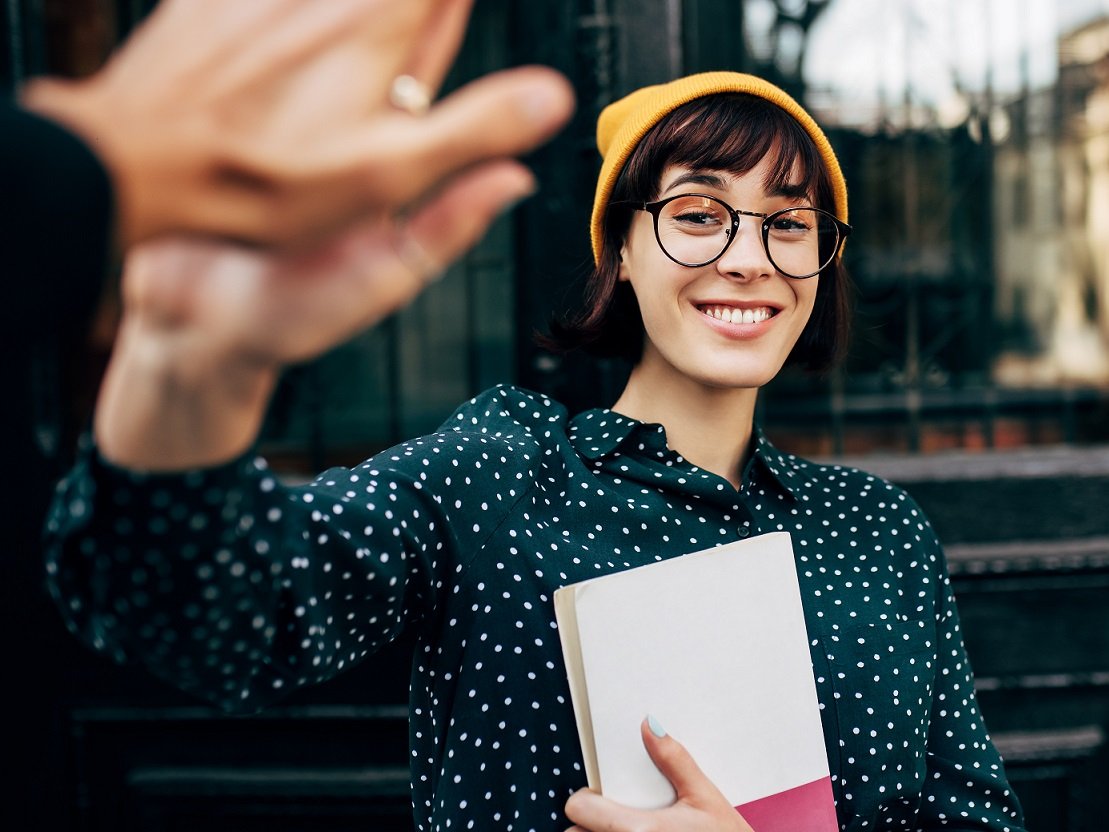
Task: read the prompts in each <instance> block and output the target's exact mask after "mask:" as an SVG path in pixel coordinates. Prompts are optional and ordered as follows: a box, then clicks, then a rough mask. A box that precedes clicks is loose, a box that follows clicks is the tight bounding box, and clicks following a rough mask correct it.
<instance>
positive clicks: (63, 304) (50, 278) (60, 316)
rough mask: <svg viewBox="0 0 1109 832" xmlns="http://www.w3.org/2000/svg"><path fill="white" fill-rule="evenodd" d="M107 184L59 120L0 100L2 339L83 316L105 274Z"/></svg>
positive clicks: (24, 336) (38, 332) (35, 333)
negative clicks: (40, 115) (59, 123)
mask: <svg viewBox="0 0 1109 832" xmlns="http://www.w3.org/2000/svg"><path fill="white" fill-rule="evenodd" d="M113 212H114V209H113V198H112V187H111V181H110V179H109V177H108V173H107V171H106V170H105V168H104V166H103V165H102V164H101V163H100V160H99V159H98V158H97V157H96V155H95V154H94V153H93V152H92V150H91V149H90V148H89V147H88V146H87V145H86V144H85V143H84V142H82V141H81V140H80V139H78V138H77V137H76V136H74V135H73V134H72V133H70V132H69V131H68V130H66V129H64V128H63V127H61V126H60V125H58V124H56V123H54V122H52V121H49V120H47V119H45V118H41V117H39V116H36V115H33V114H31V113H28V112H26V111H24V110H20V109H18V108H16V107H13V106H11V105H10V104H6V103H5V104H0V258H3V260H2V262H3V266H2V267H0V274H2V276H3V277H2V279H3V282H4V295H5V302H4V303H2V304H0V332H3V333H4V334H3V336H0V337H2V339H3V341H5V342H9V343H20V342H22V343H23V344H24V345H25V344H26V341H27V340H29V339H33V338H39V337H44V336H47V334H48V333H52V332H56V331H58V329H59V328H60V327H61V328H66V327H69V326H79V325H81V324H83V323H85V322H86V320H87V318H88V317H89V316H90V315H91V313H92V311H93V308H94V306H95V304H96V300H97V298H98V297H99V294H100V287H101V284H102V281H103V279H104V275H105V273H106V271H107V267H108V262H109V257H110V252H111V233H112V222H113Z"/></svg>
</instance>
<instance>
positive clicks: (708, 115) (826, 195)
mask: <svg viewBox="0 0 1109 832" xmlns="http://www.w3.org/2000/svg"><path fill="white" fill-rule="evenodd" d="M763 159H769V160H770V166H769V171H768V173H767V177H766V182H765V183H764V187H765V188H766V190H767V191H769V192H775V191H784V190H786V189H789V190H794V189H796V188H798V187H800V188H801V189H803V190H804V192H805V193H806V194H808V195H809V198H810V199H811V200H812V201H813V204H814V205H816V207H818V208H825V209H828V210H834V208H833V206H832V205H831V204H830V203H831V202H832V198H831V197H832V190H831V183H830V182H829V181H828V178H827V175H826V173H825V171H824V165H823V164H822V162H821V159H820V155H819V152H818V151H817V149H816V146H815V145H814V144H813V141H812V139H811V138H810V137H809V135H808V134H807V133H806V132H805V129H804V128H803V127H802V126H801V125H800V124H798V123H797V121H795V120H794V118H793V117H792V116H791V115H789V113H787V112H785V111H784V110H782V109H781V108H780V107H778V106H776V105H774V104H772V103H770V102H769V101H766V100H765V99H763V98H759V97H757V96H753V95H747V94H744V93H725V94H719V95H712V96H706V97H704V98H698V99H696V100H694V101H691V102H689V103H688V104H685V105H683V106H681V107H678V108H677V109H676V110H674V111H673V112H671V113H669V114H668V115H667V116H665V117H664V118H663V119H661V120H660V121H659V123H658V124H657V125H655V128H654V129H653V130H651V131H650V133H649V134H648V135H647V136H646V137H645V138H644V140H643V141H642V142H641V143H640V146H639V147H638V148H637V149H636V152H635V153H634V154H633V157H632V159H630V160H629V162H628V165H627V166H626V167H625V169H624V172H623V175H622V176H621V181H619V182H617V184H616V188H615V189H614V193H613V199H614V200H615V199H631V200H642V201H645V202H649V201H652V200H654V199H657V198H658V189H659V187H660V184H661V182H660V180H661V178H662V172H663V169H664V168H666V167H667V166H669V165H681V166H683V167H689V168H694V169H701V170H719V171H725V172H727V173H733V174H737V175H742V174H745V173H747V172H748V171H750V170H752V169H753V168H754V167H755V166H756V165H758V164H759V163H760V162H762V161H763ZM622 186H623V187H622Z"/></svg>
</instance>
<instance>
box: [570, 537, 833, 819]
mask: <svg viewBox="0 0 1109 832" xmlns="http://www.w3.org/2000/svg"><path fill="white" fill-rule="evenodd" d="M555 614H556V617H557V620H558V629H559V635H560V638H561V639H562V649H563V655H564V657H565V660H566V668H567V675H568V677H569V680H570V691H571V695H572V699H573V705H574V711H575V714H576V716H577V723H578V733H579V736H580V739H581V745H582V753H583V756H584V759H585V769H586V776H587V778H588V782H589V785H590V787H591V788H595V789H598V790H599V791H600V792H601V793H602V794H604V795H605V796H606V797H610V798H612V799H614V800H616V801H619V802H620V803H624V804H626V805H629V806H634V807H638V808H645V809H650V808H659V807H663V806H668V805H670V804H671V803H672V802H673V801H674V799H675V794H674V790H673V788H672V787H671V786H670V783H669V782H668V781H667V780H666V778H665V777H663V776H662V774H661V773H659V771H658V769H656V768H655V766H654V764H653V763H652V762H651V759H650V757H648V756H647V752H646V750H645V749H644V748H643V743H642V739H641V737H640V733H639V725H640V722H641V721H642V720H643V718H644V716H646V715H647V714H652V715H654V716H655V717H656V718H657V719H658V721H659V722H661V723H662V725H663V727H664V728H665V729H666V731H667V732H668V733H669V734H671V735H672V736H673V737H674V738H675V739H677V740H678V741H679V742H681V743H682V744H683V745H685V746H686V748H687V749H689V751H690V753H691V754H692V755H693V757H694V759H695V760H696V761H697V763H698V764H699V765H700V766H701V769H702V770H703V771H704V772H705V774H706V775H707V776H708V777H709V779H710V780H712V781H713V782H714V783H715V784H716V786H717V787H718V788H719V789H720V790H721V791H722V792H723V793H724V795H725V797H727V799H728V800H729V801H731V804H732V805H733V806H735V807H736V808H737V809H738V810H739V811H740V812H741V813H742V814H743V816H744V818H745V819H746V820H747V822H748V823H750V824H751V826H752V828H753V829H755V832H796V830H799V829H804V830H806V832H825V830H827V832H836V830H837V829H838V824H837V823H836V817H835V808H834V805H833V798H832V789H831V778H830V776H829V771H828V758H827V754H826V752H825V748H824V734H823V731H822V729H821V724H820V710H819V705H818V703H817V698H816V683H815V681H814V678H813V669H812V660H811V658H810V655H809V647H808V643H809V642H808V634H807V632H806V629H805V618H804V614H803V611H802V607H801V594H800V589H799V587H798V582H797V570H796V566H795V564H794V558H793V546H792V543H791V541H790V537H789V535H788V534H787V533H784V532H777V533H773V534H767V535H761V536H757V537H753V538H749V539H747V540H742V541H738V542H735V543H729V544H726V545H724V546H719V547H716V548H713V549H707V550H705V551H701V552H695V553H693V554H689V555H683V556H680V557H675V558H672V559H669V560H665V561H660V562H658V563H653V564H650V565H648V566H642V567H639V568H636V569H630V570H627V571H625V572H618V573H615V574H612V575H605V576H603V577H600V578H594V579H591V580H587V581H582V582H581V583H577V584H571V585H570V586H566V587H563V588H562V589H559V590H558V591H556V592H555Z"/></svg>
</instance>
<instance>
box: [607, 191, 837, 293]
mask: <svg viewBox="0 0 1109 832" xmlns="http://www.w3.org/2000/svg"><path fill="white" fill-rule="evenodd" d="M690 196H699V197H703V198H705V199H711V200H712V201H713V202H716V203H718V204H720V205H723V206H724V208H725V209H726V210H727V212H728V215H729V216H730V217H731V220H732V228H731V231H729V232H728V242H726V243H725V244H724V248H722V249H720V253H719V254H717V255H716V256H715V257H713V258H712V259H711V260H706V261H705V262H703V263H684V262H682V261H681V260H679V259H678V258H676V257H674V255H672V254H671V253H670V252H669V251H667V250H666V246H664V245H663V244H662V237H660V236H659V232H658V218H659V215H660V214H661V213H662V209H663V208H665V207H666V206H667V205H668V204H670V203H671V202H673V201H674V200H675V199H683V198H685V197H690ZM612 205H613V206H625V207H628V208H631V209H633V210H635V211H646V212H647V213H648V214H650V215H651V216H652V217H654V227H655V242H657V243H658V247H659V249H661V250H662V253H663V254H665V255H666V256H667V258H669V259H670V260H672V261H674V262H675V263H677V264H678V265H679V266H685V267H687V268H690V269H699V268H702V267H703V266H708V265H710V264H712V263H715V262H716V261H717V260H719V259H720V258H721V257H723V256H724V253H725V252H726V251H727V250H728V248H729V247H730V246H731V244H732V242H733V241H734V240H735V238H736V232H737V231H739V223H740V218H741V217H759V218H761V219H762V225H761V226H760V228H761V230H762V235H761V237H762V250H763V251H764V252H766V259H767V260H769V261H770V264H771V265H772V266H773V267H774V268H775V269H777V270H778V272H779V273H781V274H783V275H785V276H786V277H788V278H791V279H793V280H807V279H808V278H810V277H816V276H817V275H818V274H820V273H821V272H822V271H824V269H826V268H828V266H830V265H831V264H832V261H833V260H835V259H836V255H837V254H839V250H840V249H841V248H842V247H843V243H844V241H845V240H846V239H847V237H848V235H849V234H850V233H851V230H852V229H851V226H850V225H848V224H847V223H845V222H843V221H842V220H841V219H840V218H839V217H837V216H836V215H835V214H833V213H832V212H831V211H825V210H824V209H823V208H814V207H813V206H811V205H791V206H790V207H789V208H782V209H781V210H779V211H773V212H771V213H769V214H763V213H760V212H758V211H740V210H739V209H737V208H733V207H732V206H731V205H729V204H728V203H726V202H725V201H724V200H722V199H721V198H720V197H718V196H713V195H712V194H699V193H688V194H674V195H673V196H668V197H666V198H665V199H659V200H656V201H655V202H638V201H632V200H626V201H622V202H613V203H612ZM798 208H804V209H805V210H806V211H816V212H818V213H820V214H823V215H824V216H826V217H828V219H830V220H831V221H832V223H833V224H834V225H835V228H836V232H837V234H838V239H837V240H836V245H835V248H833V249H832V253H831V255H830V256H829V257H828V259H827V261H825V262H824V263H822V264H821V266H820V268H819V269H817V270H816V271H815V272H812V273H810V274H790V273H789V272H786V271H782V269H781V267H780V266H779V265H778V264H777V263H775V262H774V257H773V255H771V253H770V226H771V225H772V224H773V222H774V220H776V219H777V218H778V217H780V216H782V215H783V214H788V213H789V212H790V211H796V210H797V209H798Z"/></svg>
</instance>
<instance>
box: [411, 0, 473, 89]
mask: <svg viewBox="0 0 1109 832" xmlns="http://www.w3.org/2000/svg"><path fill="white" fill-rule="evenodd" d="M473 5H474V2H473V0H442V2H440V3H437V4H436V6H435V9H434V11H433V13H432V14H431V16H430V17H429V18H428V20H427V22H426V23H425V26H424V31H423V34H422V36H421V38H420V40H419V41H418V42H417V44H416V48H415V50H414V52H413V53H412V55H411V56H410V57H409V59H408V63H407V64H406V65H405V67H404V71H405V73H406V74H408V75H411V76H412V77H414V78H417V79H418V80H420V81H421V82H423V83H424V84H426V85H427V87H428V89H429V90H431V91H433V92H434V91H436V90H438V89H439V87H441V86H442V85H443V79H444V78H446V77H447V72H448V71H449V70H450V68H451V64H453V63H454V57H455V55H457V54H458V50H459V48H460V47H461V46H462V39H463V37H465V35H466V24H467V23H468V22H469V19H470V10H471V9H472V8H473Z"/></svg>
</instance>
